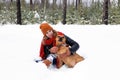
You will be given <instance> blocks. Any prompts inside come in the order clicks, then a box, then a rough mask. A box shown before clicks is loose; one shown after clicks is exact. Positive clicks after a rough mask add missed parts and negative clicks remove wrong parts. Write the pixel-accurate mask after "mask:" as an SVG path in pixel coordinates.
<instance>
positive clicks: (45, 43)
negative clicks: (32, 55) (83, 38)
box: [36, 23, 79, 68]
mask: <svg viewBox="0 0 120 80" xmlns="http://www.w3.org/2000/svg"><path fill="white" fill-rule="evenodd" d="M40 29H41V32H42V33H43V35H44V36H43V39H42V42H41V46H40V53H39V57H40V58H42V60H43V63H45V64H46V66H47V67H49V66H50V65H51V64H53V65H56V67H57V68H60V67H61V66H62V64H61V63H60V61H59V59H58V58H57V56H56V55H55V53H56V52H57V51H58V47H56V46H55V38H56V35H57V33H59V32H58V31H55V30H54V29H53V28H52V27H51V26H50V25H49V24H48V23H42V24H41V25H40ZM65 38H66V43H67V44H68V45H69V46H70V48H69V54H67V55H72V54H73V53H75V52H76V51H77V50H78V49H79V44H78V43H77V42H75V41H74V40H72V39H71V38H69V37H68V36H66V35H65ZM38 61H39V60H36V62H38Z"/></svg>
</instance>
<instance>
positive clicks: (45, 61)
mask: <svg viewBox="0 0 120 80" xmlns="http://www.w3.org/2000/svg"><path fill="white" fill-rule="evenodd" d="M43 63H44V64H45V65H46V66H47V67H49V66H50V64H51V63H52V62H50V61H49V60H47V59H46V60H43Z"/></svg>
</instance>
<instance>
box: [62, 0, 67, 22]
mask: <svg viewBox="0 0 120 80" xmlns="http://www.w3.org/2000/svg"><path fill="white" fill-rule="evenodd" d="M66 11H67V0H63V21H62V23H63V24H66Z"/></svg>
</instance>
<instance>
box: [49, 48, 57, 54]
mask: <svg viewBox="0 0 120 80" xmlns="http://www.w3.org/2000/svg"><path fill="white" fill-rule="evenodd" d="M57 51H58V47H56V46H54V47H52V48H51V49H50V52H51V53H57Z"/></svg>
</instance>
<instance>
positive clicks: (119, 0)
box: [118, 0, 120, 8]
mask: <svg viewBox="0 0 120 80" xmlns="http://www.w3.org/2000/svg"><path fill="white" fill-rule="evenodd" d="M118 8H120V0H118Z"/></svg>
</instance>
